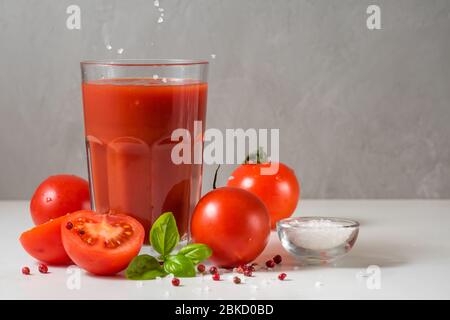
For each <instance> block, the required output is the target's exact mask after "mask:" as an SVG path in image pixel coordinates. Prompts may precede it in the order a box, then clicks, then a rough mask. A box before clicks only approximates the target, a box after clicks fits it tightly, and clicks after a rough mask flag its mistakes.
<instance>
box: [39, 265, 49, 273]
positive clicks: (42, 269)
mask: <svg viewBox="0 0 450 320" xmlns="http://www.w3.org/2000/svg"><path fill="white" fill-rule="evenodd" d="M39 272H40V273H47V272H48V267H47V265H46V264H43V263H40V264H39Z"/></svg>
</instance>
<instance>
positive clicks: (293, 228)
mask: <svg viewBox="0 0 450 320" xmlns="http://www.w3.org/2000/svg"><path fill="white" fill-rule="evenodd" d="M358 232H359V223H358V222H357V221H353V220H349V219H341V218H330V217H294V218H288V219H283V220H280V221H278V223H277V233H278V237H279V238H280V241H281V244H282V245H283V247H284V249H286V251H288V252H289V253H291V254H293V255H294V256H295V257H297V258H298V259H299V260H300V261H301V262H302V263H305V264H328V263H330V262H334V261H335V260H337V259H339V258H342V257H343V256H344V255H346V254H347V253H348V252H349V251H350V250H351V249H352V248H353V245H354V244H355V242H356V239H357V237H358Z"/></svg>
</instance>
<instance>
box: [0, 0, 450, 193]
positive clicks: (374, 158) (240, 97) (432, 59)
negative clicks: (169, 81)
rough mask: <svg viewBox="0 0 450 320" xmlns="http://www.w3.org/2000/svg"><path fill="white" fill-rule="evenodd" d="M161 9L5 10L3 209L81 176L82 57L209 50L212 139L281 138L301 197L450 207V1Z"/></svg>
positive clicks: (90, 0)
mask: <svg viewBox="0 0 450 320" xmlns="http://www.w3.org/2000/svg"><path fill="white" fill-rule="evenodd" d="M70 4H77V5H79V6H80V7H81V23H82V28H81V30H79V31H78V30H74V31H71V30H68V29H67V28H66V26H65V22H66V18H67V16H68V15H67V14H66V8H67V6H68V5H70ZM160 4H161V7H163V8H164V9H165V12H164V13H165V17H164V22H163V23H159V24H158V23H157V20H158V17H159V12H158V10H157V8H155V7H154V5H153V1H152V0H132V1H130V0H128V1H112V0H109V1H106V0H104V1H100V0H70V1H63V0H40V1H24V0H0V46H1V47H0V48H1V50H0V152H1V157H0V177H1V178H0V199H26V198H29V197H30V196H31V194H32V192H33V190H34V188H35V187H36V186H37V184H38V183H39V182H40V181H41V180H42V179H44V178H45V177H47V176H48V175H50V174H55V173H60V172H71V173H75V174H78V175H82V176H86V164H85V154H84V152H85V150H84V142H83V123H82V108H81V92H80V72H79V64H78V63H79V61H80V60H83V59H88V58H89V59H101V58H119V57H120V58H161V57H165V58H177V57H181V58H211V55H213V54H215V55H216V57H215V59H211V66H210V91H209V104H208V107H209V109H208V127H216V128H220V129H225V128H239V127H242V128H248V127H255V128H280V129H281V130H280V137H281V146H280V148H281V159H282V161H283V162H285V163H287V164H288V165H290V166H291V167H294V168H295V169H296V172H297V174H298V176H299V177H300V179H301V181H302V187H303V189H302V193H303V197H304V198H450V143H449V137H450V126H449V123H450V1H448V0H441V1H437V0H436V1H432V0H427V1H425V0H398V1H376V0H373V1H361V0H341V1H335V0H314V1H312V0H309V1H308V0H270V1H269V0H226V1H219V0H178V1H176V0H160ZM369 4H378V5H380V7H381V11H382V13H381V18H382V29H381V30H375V31H370V30H368V29H367V28H366V18H367V14H366V8H367V6H368V5H369ZM108 44H110V45H111V46H112V50H108V49H107V47H106V46H107V45H108ZM119 48H123V49H124V51H123V53H122V54H121V55H120V54H118V53H117V50H118V49H119ZM232 169H233V168H232V166H229V167H227V168H225V169H224V170H223V171H222V181H224V180H225V178H226V176H227V175H228V174H229V173H230V172H231V170H232ZM212 172H213V168H210V167H208V168H206V171H205V181H208V182H209V181H210V180H211V177H212ZM209 188H210V186H209V183H205V184H204V190H208V189H209Z"/></svg>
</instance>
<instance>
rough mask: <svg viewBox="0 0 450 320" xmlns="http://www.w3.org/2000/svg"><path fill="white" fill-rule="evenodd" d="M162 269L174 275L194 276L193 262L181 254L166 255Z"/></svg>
mask: <svg viewBox="0 0 450 320" xmlns="http://www.w3.org/2000/svg"><path fill="white" fill-rule="evenodd" d="M164 270H165V271H166V272H167V273H172V274H173V275H174V276H175V277H195V268H194V263H193V262H192V261H191V260H190V259H189V258H186V257H185V256H183V255H181V254H177V255H176V256H168V257H166V261H164Z"/></svg>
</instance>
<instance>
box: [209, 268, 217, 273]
mask: <svg viewBox="0 0 450 320" xmlns="http://www.w3.org/2000/svg"><path fill="white" fill-rule="evenodd" d="M209 273H211V274H216V273H217V267H215V266H212V267H211V268H209Z"/></svg>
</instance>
